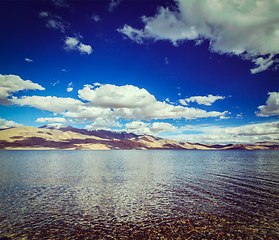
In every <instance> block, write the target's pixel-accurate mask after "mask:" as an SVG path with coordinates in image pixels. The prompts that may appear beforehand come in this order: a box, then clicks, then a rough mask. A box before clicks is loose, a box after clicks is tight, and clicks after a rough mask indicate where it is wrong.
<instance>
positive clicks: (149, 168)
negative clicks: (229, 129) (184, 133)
mask: <svg viewBox="0 0 279 240" xmlns="http://www.w3.org/2000/svg"><path fill="white" fill-rule="evenodd" d="M0 183H1V189H0V196H1V199H0V239H51V238H53V239H187V238H188V239H202V238H204V239H245V238H246V239H279V151H276V150H275V151H273V150H270V151H247V150H228V151H226V150H223V151H202V150H191V151H187V150H186V151H184V150H111V151H84V150H83V151H58V150H57V151H43V150H42V151H29V150H26V151H0Z"/></svg>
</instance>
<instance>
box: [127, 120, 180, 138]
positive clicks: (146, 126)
mask: <svg viewBox="0 0 279 240" xmlns="http://www.w3.org/2000/svg"><path fill="white" fill-rule="evenodd" d="M125 127H126V130H125V131H127V132H133V133H135V134H139V135H142V134H158V133H162V132H172V131H174V130H176V129H177V127H175V126H173V125H172V124H170V123H164V122H154V123H152V124H151V123H145V122H142V121H133V122H130V123H127V124H125Z"/></svg>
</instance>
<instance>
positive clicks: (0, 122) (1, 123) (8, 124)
mask: <svg viewBox="0 0 279 240" xmlns="http://www.w3.org/2000/svg"><path fill="white" fill-rule="evenodd" d="M20 126H23V124H20V123H16V122H14V121H8V120H6V119H3V118H1V117H0V129H5V128H12V127H20Z"/></svg>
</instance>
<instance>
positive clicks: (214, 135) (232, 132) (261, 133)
mask: <svg viewBox="0 0 279 240" xmlns="http://www.w3.org/2000/svg"><path fill="white" fill-rule="evenodd" d="M168 138H170V139H174V140H177V141H186V142H199V143H207V144H229V143H254V142H265V141H276V142H278V141H279V121H275V122H269V123H256V124H246V125H243V126H240V127H224V126H220V125H216V126H214V125H194V126H187V127H185V128H184V129H182V128H179V129H177V130H176V131H174V132H173V133H172V135H168Z"/></svg>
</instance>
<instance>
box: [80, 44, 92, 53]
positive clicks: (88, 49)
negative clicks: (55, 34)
mask: <svg viewBox="0 0 279 240" xmlns="http://www.w3.org/2000/svg"><path fill="white" fill-rule="evenodd" d="M78 50H79V52H80V53H81V54H84V53H87V54H88V55H89V54H91V53H92V52H93V50H92V47H91V46H90V45H85V44H83V43H80V44H79V45H78Z"/></svg>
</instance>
